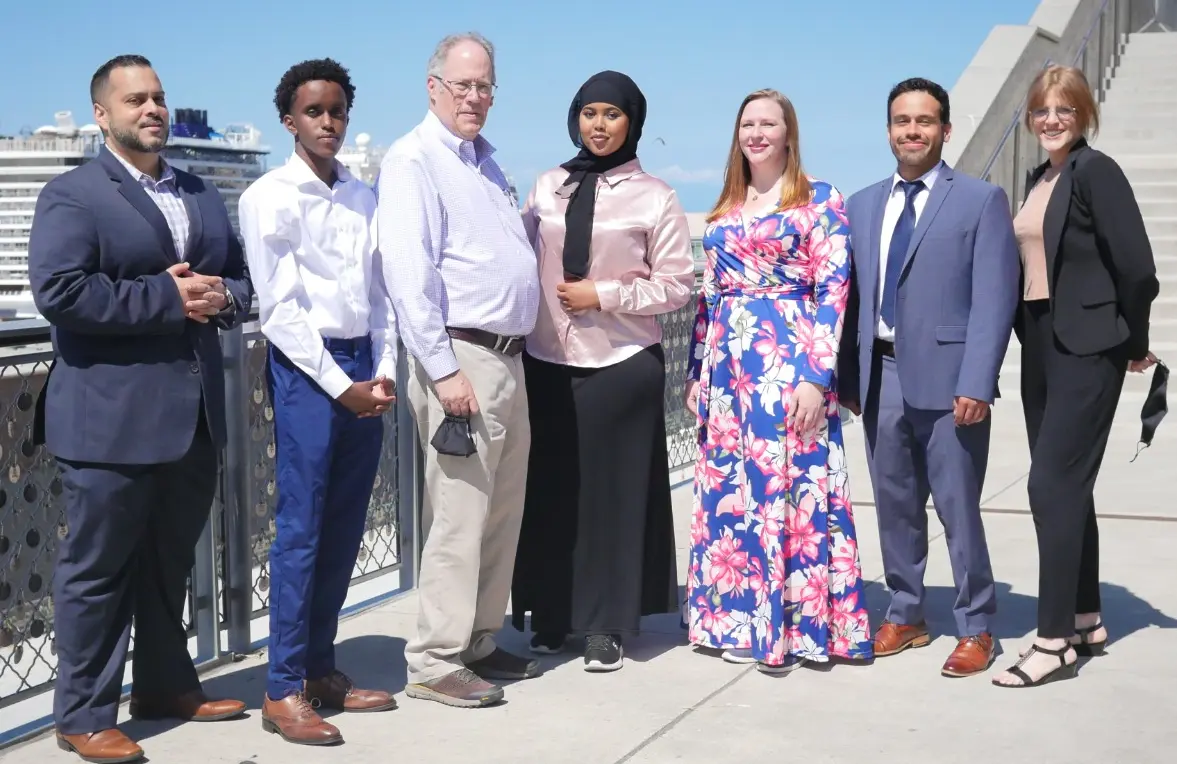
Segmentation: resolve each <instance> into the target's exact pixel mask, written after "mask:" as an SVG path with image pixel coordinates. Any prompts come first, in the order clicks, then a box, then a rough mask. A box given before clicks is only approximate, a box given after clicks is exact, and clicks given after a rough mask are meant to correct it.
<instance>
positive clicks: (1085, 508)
mask: <svg viewBox="0 0 1177 764" xmlns="http://www.w3.org/2000/svg"><path fill="white" fill-rule="evenodd" d="M1026 126H1027V127H1028V128H1029V129H1030V131H1031V132H1032V133H1033V134H1034V136H1035V137H1036V138H1037V139H1038V141H1039V143H1040V144H1041V145H1042V148H1043V149H1044V150H1045V151H1046V153H1047V154H1048V155H1049V157H1050V159H1049V160H1048V161H1046V162H1044V163H1043V164H1042V165H1041V166H1039V167H1038V168H1036V169H1035V170H1034V171H1033V172H1032V173H1031V174H1030V178H1029V183H1027V189H1028V190H1027V195H1026V200H1025V202H1024V204H1023V206H1022V209H1021V211H1020V212H1019V213H1018V215H1017V217H1016V218H1015V220H1014V229H1015V232H1016V233H1017V237H1018V246H1019V248H1020V250H1021V254H1022V297H1023V299H1022V304H1021V305H1020V306H1019V309H1018V311H1019V312H1018V315H1017V318H1016V320H1015V323H1014V329H1015V332H1016V333H1017V336H1018V340H1019V341H1020V342H1021V343H1022V407H1023V411H1024V413H1025V417H1026V429H1027V432H1028V434H1029V439H1030V459H1031V465H1030V477H1029V482H1028V490H1029V494H1030V510H1031V512H1032V514H1033V516H1034V527H1035V530H1036V531H1037V535H1038V557H1039V562H1038V564H1039V578H1038V635H1037V638H1036V639H1035V640H1034V644H1033V645H1032V646H1031V647H1030V648H1029V649H1028V650H1026V651H1025V652H1023V653H1022V656H1021V658H1020V660H1019V661H1018V662H1017V663H1016V664H1015V665H1014V666H1012V667H1011V668H1009V669H1008V670H1006V671H1004V672H1002V673H1000V674H998V675H997V676H996V677H994V679H993V683H994V684H996V685H998V686H1000V687H1033V686H1037V685H1039V684H1045V683H1046V682H1050V681H1053V680H1055V679H1066V678H1070V677H1073V676H1075V672H1076V661H1077V660H1078V656H1079V655H1080V654H1083V655H1096V654H1099V653H1101V652H1102V651H1103V646H1104V645H1105V644H1106V642H1107V638H1108V637H1107V630H1106V629H1105V628H1104V626H1103V623H1102V621H1101V619H1100V599H1099V531H1098V529H1097V527H1096V517H1095V501H1094V489H1095V479H1096V476H1097V475H1098V474H1099V467H1100V462H1102V461H1103V454H1104V449H1105V448H1106V446H1107V442H1108V435H1109V433H1110V432H1111V429H1112V419H1113V417H1114V416H1115V413H1116V404H1117V402H1118V401H1119V398H1120V390H1121V389H1122V388H1123V386H1124V375H1125V373H1126V372H1127V371H1133V372H1143V371H1144V370H1145V369H1147V368H1149V367H1150V366H1152V364H1154V363H1155V362H1156V358H1155V357H1154V356H1153V355H1152V353H1150V352H1149V349H1148V325H1149V311H1150V308H1151V304H1152V301H1153V300H1154V299H1155V298H1156V296H1157V292H1158V291H1159V288H1160V285H1159V283H1158V282H1157V277H1156V266H1155V265H1154V263H1153V256H1152V248H1151V247H1150V245H1149V241H1148V234H1147V233H1146V232H1145V229H1144V221H1143V220H1142V219H1141V217H1140V208H1139V207H1138V206H1137V204H1136V199H1135V197H1134V195H1133V193H1132V188H1131V186H1130V185H1129V184H1128V180H1127V178H1125V177H1124V173H1123V171H1122V170H1121V169H1120V167H1119V165H1117V164H1116V163H1115V162H1114V161H1113V160H1112V159H1111V158H1110V157H1108V156H1107V155H1106V154H1103V153H1101V152H1099V151H1097V150H1096V149H1094V148H1091V147H1090V146H1089V145H1088V144H1087V140H1086V138H1085V136H1086V135H1087V134H1088V133H1089V132H1094V131H1096V130H1098V127H1099V114H1098V106H1097V105H1096V103H1095V99H1094V98H1093V97H1092V94H1091V88H1090V86H1089V85H1088V83H1087V79H1086V78H1085V77H1084V75H1083V73H1082V72H1081V71H1080V70H1079V69H1075V68H1072V67H1063V66H1051V67H1048V68H1047V69H1044V70H1043V71H1042V73H1041V74H1039V76H1038V77H1037V79H1035V81H1034V83H1033V85H1031V87H1030V93H1029V96H1028V99H1027V104H1026Z"/></svg>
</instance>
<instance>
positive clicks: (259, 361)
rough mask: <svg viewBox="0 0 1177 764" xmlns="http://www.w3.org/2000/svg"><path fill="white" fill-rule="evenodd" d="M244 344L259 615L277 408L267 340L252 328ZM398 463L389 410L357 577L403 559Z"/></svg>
mask: <svg viewBox="0 0 1177 764" xmlns="http://www.w3.org/2000/svg"><path fill="white" fill-rule="evenodd" d="M245 344H246V350H245V357H246V359H247V363H246V366H245V371H246V380H247V383H248V385H249V403H248V409H247V411H248V412H249V413H248V418H249V462H248V464H249V469H250V486H251V490H250V505H249V507H250V510H251V511H250V513H249V515H250V550H251V562H252V568H253V576H252V607H251V612H252V614H253V615H254V616H257V615H261V614H263V613H265V612H266V611H267V610H268V608H269V603H270V545H271V544H273V542H274V510H275V508H276V505H277V499H278V491H277V482H276V475H275V471H274V469H275V459H274V457H275V443H274V410H273V408H272V407H271V404H270V395H269V390H268V385H267V384H266V356H267V353H268V351H269V343H267V342H266V340H265V338H263V337H262V336H261V335H260V334H258V333H252V334H247V335H246V338H245ZM397 462H398V425H397V417H396V416H395V414H393V413H390V414H389V415H387V416H386V417H385V422H384V449H383V451H382V452H381V458H380V471H379V472H378V473H377V475H376V484H375V487H374V488H373V491H372V502H371V504H370V505H369V508H368V520H367V525H366V526H365V531H364V539H363V542H362V545H361V547H360V553H359V558H358V559H357V560H356V567H355V570H354V572H353V581H355V580H357V579H360V578H364V579H366V578H369V577H371V576H374V575H377V574H380V573H386V572H388V571H390V570H393V569H395V568H396V567H397V566H398V565H399V564H400V548H399V535H400V534H399V527H400V523H399V520H398V514H397V512H398V502H397V495H398V494H397V488H398V464H397ZM328 511H329V510H328Z"/></svg>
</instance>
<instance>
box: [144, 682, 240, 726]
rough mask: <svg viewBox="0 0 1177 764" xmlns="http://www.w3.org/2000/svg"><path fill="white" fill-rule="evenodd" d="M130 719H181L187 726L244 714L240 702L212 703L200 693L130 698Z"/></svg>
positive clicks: (224, 701) (220, 701)
mask: <svg viewBox="0 0 1177 764" xmlns="http://www.w3.org/2000/svg"><path fill="white" fill-rule="evenodd" d="M130 711H131V716H132V717H133V718H135V719H142V720H144V721H150V720H155V719H182V720H183V721H186V722H219V721H221V720H222V719H231V718H233V717H234V716H240V715H241V714H243V713H245V704H244V703H242V702H241V701H240V700H212V699H210V698H208V697H206V696H205V694H204V693H203V692H201V691H200V690H195V691H193V692H188V693H185V694H183V695H179V696H174V697H146V696H139V695H132V696H131V708H130Z"/></svg>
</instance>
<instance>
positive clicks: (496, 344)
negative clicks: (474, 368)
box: [445, 326, 523, 356]
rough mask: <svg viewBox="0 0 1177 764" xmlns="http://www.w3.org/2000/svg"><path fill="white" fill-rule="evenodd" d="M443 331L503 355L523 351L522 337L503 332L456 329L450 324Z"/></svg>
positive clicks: (457, 338) (455, 337) (511, 354)
mask: <svg viewBox="0 0 1177 764" xmlns="http://www.w3.org/2000/svg"><path fill="white" fill-rule="evenodd" d="M445 331H446V334H448V335H449V336H451V337H453V338H454V339H456V340H465V341H466V342H472V343H474V344H475V345H480V346H482V347H484V348H486V349H487V350H493V351H494V352H496V353H502V354H503V355H505V356H514V355H519V354H520V353H521V352H523V338H522V337H508V336H506V335H503V334H495V333H494V332H488V331H486V330H484V329H456V328H454V327H451V326H447V327H446V328H445Z"/></svg>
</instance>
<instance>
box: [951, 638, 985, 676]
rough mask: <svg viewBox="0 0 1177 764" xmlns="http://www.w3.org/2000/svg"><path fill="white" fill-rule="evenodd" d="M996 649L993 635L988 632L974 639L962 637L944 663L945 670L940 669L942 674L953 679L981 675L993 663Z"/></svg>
mask: <svg viewBox="0 0 1177 764" xmlns="http://www.w3.org/2000/svg"><path fill="white" fill-rule="evenodd" d="M995 648H996V645H995V644H994V642H993V635H992V634H989V633H988V632H982V633H981V634H978V635H976V636H973V637H961V638H960V640H959V641H958V642H957V643H956V649H955V650H953V651H952V655H949V656H948V660H946V661H944V668H942V669H940V673H941V674H943V675H944V676H951V677H965V676H972V675H974V674H980V673H981V672H982V671H984V670H985V669H987V668H989V664H990V663H992V662H993V656H994V654H995V653H994V650H995Z"/></svg>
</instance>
